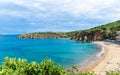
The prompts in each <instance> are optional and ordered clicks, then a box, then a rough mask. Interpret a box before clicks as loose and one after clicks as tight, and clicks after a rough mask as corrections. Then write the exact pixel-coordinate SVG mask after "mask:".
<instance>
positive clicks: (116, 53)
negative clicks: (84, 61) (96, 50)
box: [88, 41, 120, 75]
mask: <svg viewBox="0 0 120 75" xmlns="http://www.w3.org/2000/svg"><path fill="white" fill-rule="evenodd" d="M94 43H96V44H100V45H102V46H103V47H104V49H105V52H104V54H103V55H102V56H101V58H100V60H99V61H96V63H94V64H93V65H92V66H91V68H89V69H88V71H94V72H95V73H96V74H97V75H105V74H106V71H109V70H113V71H115V70H120V46H118V45H116V44H112V43H111V44H108V45H107V44H104V42H98V41H97V42H94Z"/></svg>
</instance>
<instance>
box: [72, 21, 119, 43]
mask: <svg viewBox="0 0 120 75" xmlns="http://www.w3.org/2000/svg"><path fill="white" fill-rule="evenodd" d="M117 30H120V20H118V21H115V22H111V23H108V24H105V25H101V26H97V27H94V28H91V29H87V30H83V31H81V32H78V33H76V34H75V35H74V36H73V37H72V38H71V39H72V40H78V41H97V40H105V39H115V37H116V36H117V34H116V31H117Z"/></svg>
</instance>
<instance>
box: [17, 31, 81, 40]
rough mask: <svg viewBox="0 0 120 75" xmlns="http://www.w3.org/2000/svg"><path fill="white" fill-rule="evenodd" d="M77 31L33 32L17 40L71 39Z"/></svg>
mask: <svg viewBox="0 0 120 75" xmlns="http://www.w3.org/2000/svg"><path fill="white" fill-rule="evenodd" d="M77 32H79V31H72V32H66V33H65V32H34V33H27V34H21V35H19V36H18V38H31V39H35V38H71V37H72V36H74V35H75V34H76V33H77Z"/></svg>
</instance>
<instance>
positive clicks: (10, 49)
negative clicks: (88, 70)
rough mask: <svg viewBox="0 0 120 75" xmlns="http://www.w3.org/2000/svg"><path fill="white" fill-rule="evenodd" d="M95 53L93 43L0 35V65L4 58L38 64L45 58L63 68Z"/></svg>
mask: <svg viewBox="0 0 120 75" xmlns="http://www.w3.org/2000/svg"><path fill="white" fill-rule="evenodd" d="M95 52H97V46H96V45H95V44H93V43H83V42H77V41H73V40H69V39H18V38H17V35H0V64H1V63H2V62H3V59H4V57H7V56H8V57H16V58H26V59H27V60H28V62H31V61H36V62H38V63H39V62H40V61H41V60H43V59H45V58H46V57H48V58H51V59H52V60H54V61H55V62H56V63H57V64H60V65H62V66H64V67H68V66H71V65H72V64H77V63H78V62H81V61H83V60H85V59H86V58H88V57H90V56H91V55H93V54H94V53H95Z"/></svg>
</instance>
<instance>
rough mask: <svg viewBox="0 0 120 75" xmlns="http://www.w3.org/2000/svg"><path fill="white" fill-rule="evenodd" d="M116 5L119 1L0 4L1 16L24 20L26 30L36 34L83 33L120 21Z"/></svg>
mask: <svg viewBox="0 0 120 75" xmlns="http://www.w3.org/2000/svg"><path fill="white" fill-rule="evenodd" d="M119 3H120V1H119V0H84V1H83V0H0V16H2V17H1V18H4V17H8V16H11V17H16V18H23V19H25V20H27V24H26V25H27V26H28V28H29V27H30V28H32V27H31V26H33V28H38V30H42V28H44V29H46V30H55V29H56V28H57V29H59V30H65V29H66V30H75V28H76V29H81V28H82V29H83V28H84V29H85V28H86V27H87V28H90V27H94V26H97V25H101V24H103V23H108V22H110V21H115V20H118V19H120V14H119V13H120V5H119ZM65 27H66V28H65ZM70 27H71V28H70ZM68 28H69V29H68ZM33 30H34V29H33Z"/></svg>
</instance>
